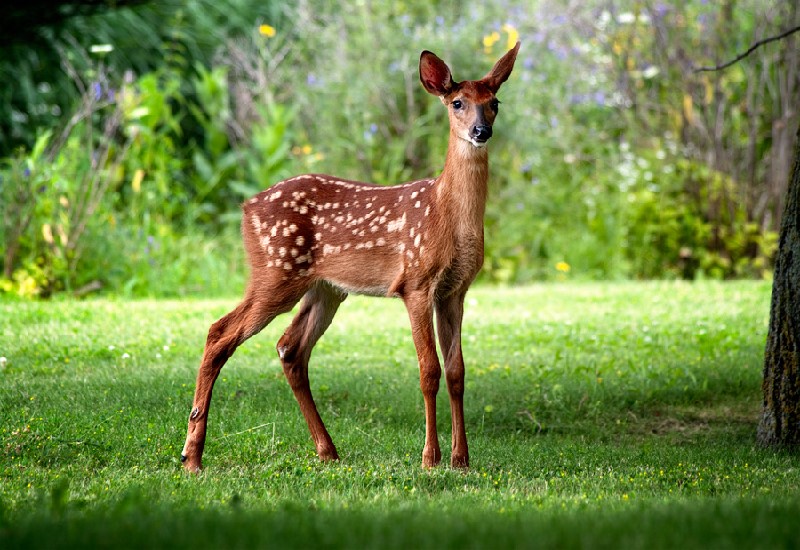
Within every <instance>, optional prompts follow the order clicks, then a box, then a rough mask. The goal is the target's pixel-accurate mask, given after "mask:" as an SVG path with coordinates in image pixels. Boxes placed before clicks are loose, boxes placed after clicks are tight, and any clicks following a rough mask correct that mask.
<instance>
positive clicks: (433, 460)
mask: <svg viewBox="0 0 800 550" xmlns="http://www.w3.org/2000/svg"><path fill="white" fill-rule="evenodd" d="M441 461H442V452H441V451H440V450H439V449H434V450H429V449H427V448H426V449H425V450H423V451H422V467H423V468H435V467H436V466H438V465H439V462H441Z"/></svg>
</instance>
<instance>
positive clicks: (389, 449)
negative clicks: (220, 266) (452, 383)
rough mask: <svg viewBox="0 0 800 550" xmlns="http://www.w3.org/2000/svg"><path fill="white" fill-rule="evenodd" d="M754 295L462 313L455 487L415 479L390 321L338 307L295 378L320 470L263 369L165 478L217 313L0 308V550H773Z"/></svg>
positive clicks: (478, 295) (278, 377) (625, 298)
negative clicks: (328, 444) (301, 387)
mask: <svg viewBox="0 0 800 550" xmlns="http://www.w3.org/2000/svg"><path fill="white" fill-rule="evenodd" d="M769 294H770V287H769V284H767V283H763V282H732V283H715V282H700V283H693V284H688V283H591V284H589V283H587V284H576V283H560V284H543V285H534V286H527V287H521V288H491V287H479V288H475V289H473V290H472V291H471V292H470V294H469V295H468V297H467V302H468V304H467V313H466V316H465V320H464V356H465V360H466V363H467V387H466V398H465V415H466V423H467V433H468V437H469V441H470V457H471V468H470V469H469V471H467V472H462V471H456V470H452V469H450V468H449V467H448V466H445V465H444V464H445V463H448V462H449V442H450V441H449V440H450V437H449V432H450V429H449V426H450V420H449V406H448V403H447V392H446V390H444V387H443V391H441V392H440V396H439V429H440V441H441V443H442V451H443V454H444V460H443V465H442V466H440V467H439V468H436V469H434V470H431V471H426V470H423V469H422V468H421V467H420V460H421V451H422V444H423V440H424V417H423V407H422V396H421V394H420V392H419V386H418V371H417V368H416V361H415V357H416V356H415V352H414V348H413V345H412V343H411V339H410V336H409V329H408V319H407V316H406V314H405V312H404V310H403V307H402V304H401V303H400V302H399V301H397V300H377V299H369V298H359V297H351V298H348V300H347V301H346V302H345V303H344V304H343V305H342V308H341V309H340V311H339V313H338V315H337V317H336V319H335V320H334V322H333V325H332V326H331V328H330V329H329V330H328V332H327V333H326V335H325V336H324V337H323V338H322V340H321V341H320V343H319V344H318V346H317V348H316V349H315V352H314V355H313V357H312V361H311V363H312V364H311V379H312V382H311V383H312V389H313V390H314V392H315V397H316V399H317V403H318V406H319V409H320V413H321V414H322V416H323V419H324V420H325V421H326V424H327V426H328V428H329V431H330V432H331V435H332V437H333V439H334V442H335V443H336V444H337V447H338V450H339V454H340V456H341V460H340V461H339V462H338V463H335V464H321V463H319V462H318V461H317V459H316V455H315V454H314V447H313V444H312V442H311V439H310V436H309V435H308V431H307V428H306V426H305V423H304V421H303V419H302V416H301V415H300V412H299V410H298V407H297V404H296V403H295V401H294V398H293V396H292V393H291V390H290V389H289V387H288V385H287V384H286V382H285V380H284V379H283V373H282V370H281V367H280V364H279V362H278V358H277V355H276V353H275V351H274V343H275V342H276V341H277V339H278V337H279V336H280V334H281V333H282V331H283V329H284V328H285V326H286V324H287V323H288V321H289V317H288V316H283V317H280V318H278V320H277V321H275V322H274V323H273V324H272V325H271V326H269V327H267V328H266V329H265V330H264V331H263V332H262V333H261V334H260V335H258V336H256V337H254V338H252V339H251V340H250V341H248V342H247V343H246V344H245V345H244V346H243V347H242V348H240V349H239V351H238V352H237V353H236V355H235V356H234V357H233V358H232V359H231V360H230V361H229V362H228V364H227V366H226V367H225V369H223V371H222V375H221V376H220V379H219V381H218V382H217V385H216V387H215V393H214V400H213V402H212V408H211V415H210V422H209V433H208V441H207V445H206V450H205V455H204V466H205V470H204V472H203V473H202V474H201V475H200V476H198V477H195V476H190V475H187V474H185V473H183V471H182V470H181V467H180V462H179V454H180V450H181V448H182V446H183V440H184V437H185V429H186V419H187V417H188V414H189V411H190V408H191V403H192V395H193V392H194V377H195V375H196V370H197V366H198V364H199V359H200V355H201V352H202V346H203V342H204V341H205V334H206V331H207V329H208V326H209V325H210V323H211V322H213V321H214V320H215V319H216V318H218V317H219V316H221V315H222V314H224V313H226V312H227V311H228V310H229V309H230V308H231V307H232V306H233V305H235V303H236V300H235V299H232V300H214V301H200V300H184V301H177V300H174V301H163V300H159V301H125V300H114V299H104V300H90V301H82V302H73V301H54V302H2V303H0V356H3V357H5V358H6V360H5V361H2V360H0V363H2V366H0V547H3V548H12V547H14V548H16V547H48V548H68V547H76V546H82V545H90V546H108V547H111V546H114V547H144V546H156V547H167V546H171V547H172V546H174V545H176V544H182V545H186V544H189V545H191V546H192V547H226V548H227V547H241V548H252V547H341V546H345V547H349V548H362V547H372V548H413V547H453V548H462V547H475V548H482V547H493V548H506V547H535V546H545V547H585V548H658V547H667V548H671V547H681V548H695V547H697V548H699V547H702V548H708V547H732V546H736V547H747V548H753V547H776V546H777V547H786V546H791V545H793V544H796V543H797V541H798V540H799V539H798V536H797V534H796V518H797V516H798V513H800V490H798V487H800V468H798V467H799V466H800V458H798V457H797V456H793V455H790V454H786V453H776V452H773V451H768V450H763V449H760V448H759V447H758V446H757V445H756V443H755V430H756V424H757V421H758V415H759V408H760V403H761V389H760V384H761V368H762V361H763V352H764V340H765V336H766V329H767V321H768V313H769Z"/></svg>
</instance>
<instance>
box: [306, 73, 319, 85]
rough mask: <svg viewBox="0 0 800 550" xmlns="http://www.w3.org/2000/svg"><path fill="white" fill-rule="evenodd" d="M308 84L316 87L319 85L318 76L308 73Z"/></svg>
mask: <svg viewBox="0 0 800 550" xmlns="http://www.w3.org/2000/svg"><path fill="white" fill-rule="evenodd" d="M306 83H307V84H308V85H309V86H315V85H316V84H317V77H316V75H315V74H314V73H308V76H307V77H306Z"/></svg>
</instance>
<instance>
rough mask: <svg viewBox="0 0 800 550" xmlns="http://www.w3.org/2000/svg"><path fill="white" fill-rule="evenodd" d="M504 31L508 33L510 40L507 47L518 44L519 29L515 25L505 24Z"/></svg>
mask: <svg viewBox="0 0 800 550" xmlns="http://www.w3.org/2000/svg"><path fill="white" fill-rule="evenodd" d="M503 32H504V33H506V34H507V35H508V40H507V41H506V49H509V50H510V49H511V48H513V47H514V46H516V45H517V41H518V40H519V31H518V30H517V29H516V28H515V27H514V26H513V25H509V24H508V23H506V24H505V25H503Z"/></svg>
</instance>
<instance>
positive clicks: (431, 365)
mask: <svg viewBox="0 0 800 550" xmlns="http://www.w3.org/2000/svg"><path fill="white" fill-rule="evenodd" d="M404 302H405V306H406V309H407V310H408V316H409V319H410V320H411V335H412V336H413V338H414V347H416V349H417V359H418V360H419V386H420V389H421V390H422V398H423V399H424V401H425V447H424V448H423V449H422V466H423V467H424V468H432V467H434V466H436V465H438V464H439V462H441V460H442V451H441V449H440V448H439V436H438V434H437V432H436V394H437V393H438V392H439V379H440V378H441V376H442V368H441V366H440V365H439V357H438V356H437V355H436V342H435V340H434V336H433V307H432V303H431V302H432V300H431V298H430V293H428V292H414V293H411V294H408V295H407V296H406V297H405V298H404Z"/></svg>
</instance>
